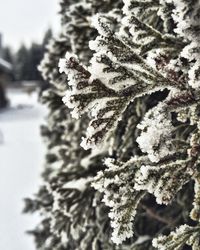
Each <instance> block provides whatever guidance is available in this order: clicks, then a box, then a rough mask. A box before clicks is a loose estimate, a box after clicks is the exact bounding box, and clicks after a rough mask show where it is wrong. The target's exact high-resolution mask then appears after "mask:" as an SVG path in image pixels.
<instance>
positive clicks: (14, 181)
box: [0, 90, 46, 250]
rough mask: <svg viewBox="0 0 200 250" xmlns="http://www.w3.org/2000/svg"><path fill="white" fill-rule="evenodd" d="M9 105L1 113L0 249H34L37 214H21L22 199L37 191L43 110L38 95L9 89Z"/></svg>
mask: <svg viewBox="0 0 200 250" xmlns="http://www.w3.org/2000/svg"><path fill="white" fill-rule="evenodd" d="M8 97H9V99H10V102H11V105H10V108H8V109H6V110H4V111H2V112H0V249H1V250H33V249H35V247H34V243H33V239H32V237H31V236H29V235H27V234H26V233H25V231H27V230H29V229H33V228H34V226H35V225H36V224H37V222H38V216H37V215H24V214H22V212H21V211H22V209H23V198H25V197H30V196H31V195H32V194H34V193H36V192H37V189H38V186H39V183H40V177H39V176H40V173H41V167H42V163H43V159H44V146H43V144H42V140H41V137H40V132H39V130H40V129H39V126H40V124H42V122H43V121H44V117H45V113H46V112H45V109H44V107H42V106H41V105H40V104H39V103H38V102H37V94H36V93H33V94H32V95H27V94H26V93H24V92H22V91H20V90H10V91H9V92H8Z"/></svg>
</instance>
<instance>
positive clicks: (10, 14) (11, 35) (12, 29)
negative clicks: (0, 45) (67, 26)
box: [0, 0, 59, 49]
mask: <svg viewBox="0 0 200 250" xmlns="http://www.w3.org/2000/svg"><path fill="white" fill-rule="evenodd" d="M58 2H59V0H0V32H1V33H3V42H4V45H5V44H8V45H11V46H12V47H13V48H15V49H16V48H17V47H18V46H19V45H20V44H21V43H22V42H25V43H27V44H29V43H30V41H32V40H34V41H40V40H41V38H42V37H43V35H44V32H45V31H46V30H47V28H48V27H50V26H51V27H53V28H54V30H56V31H58V30H59V17H58V15H57V12H58V10H59V5H58Z"/></svg>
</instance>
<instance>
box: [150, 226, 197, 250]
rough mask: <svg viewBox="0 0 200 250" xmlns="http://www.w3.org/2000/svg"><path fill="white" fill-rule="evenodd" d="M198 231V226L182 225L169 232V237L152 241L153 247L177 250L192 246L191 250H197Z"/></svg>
mask: <svg viewBox="0 0 200 250" xmlns="http://www.w3.org/2000/svg"><path fill="white" fill-rule="evenodd" d="M199 230H200V227H199V226H196V227H190V226H187V225H182V226H180V227H179V228H177V229H176V231H174V232H171V233H170V235H169V236H160V237H158V238H157V239H154V240H153V246H154V247H155V248H157V249H162V250H179V249H182V248H183V247H184V245H185V244H188V245H189V246H192V249H194V250H198V249H199V247H200V242H199Z"/></svg>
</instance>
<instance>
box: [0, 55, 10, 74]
mask: <svg viewBox="0 0 200 250" xmlns="http://www.w3.org/2000/svg"><path fill="white" fill-rule="evenodd" d="M0 70H1V71H3V72H5V73H10V72H11V71H12V65H11V64H10V63H9V62H7V61H5V60H4V59H3V58H0Z"/></svg>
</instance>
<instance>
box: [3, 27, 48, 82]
mask: <svg viewBox="0 0 200 250" xmlns="http://www.w3.org/2000/svg"><path fill="white" fill-rule="evenodd" d="M51 37H52V30H51V29H48V30H47V31H46V33H45V35H44V38H43V40H42V42H41V43H36V42H32V44H31V45H30V46H29V47H28V46H26V45H25V44H22V45H21V46H20V47H19V49H18V50H17V51H16V52H13V51H12V49H11V48H10V47H8V46H6V47H4V48H3V58H4V59H5V60H6V61H7V62H10V63H11V64H12V65H13V80H14V81H26V80H27V81H39V80H42V78H41V75H40V72H39V71H38V69H37V66H38V65H39V63H40V61H41V60H42V58H43V55H44V52H45V50H46V45H47V43H48V41H49V39H50V38H51Z"/></svg>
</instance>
